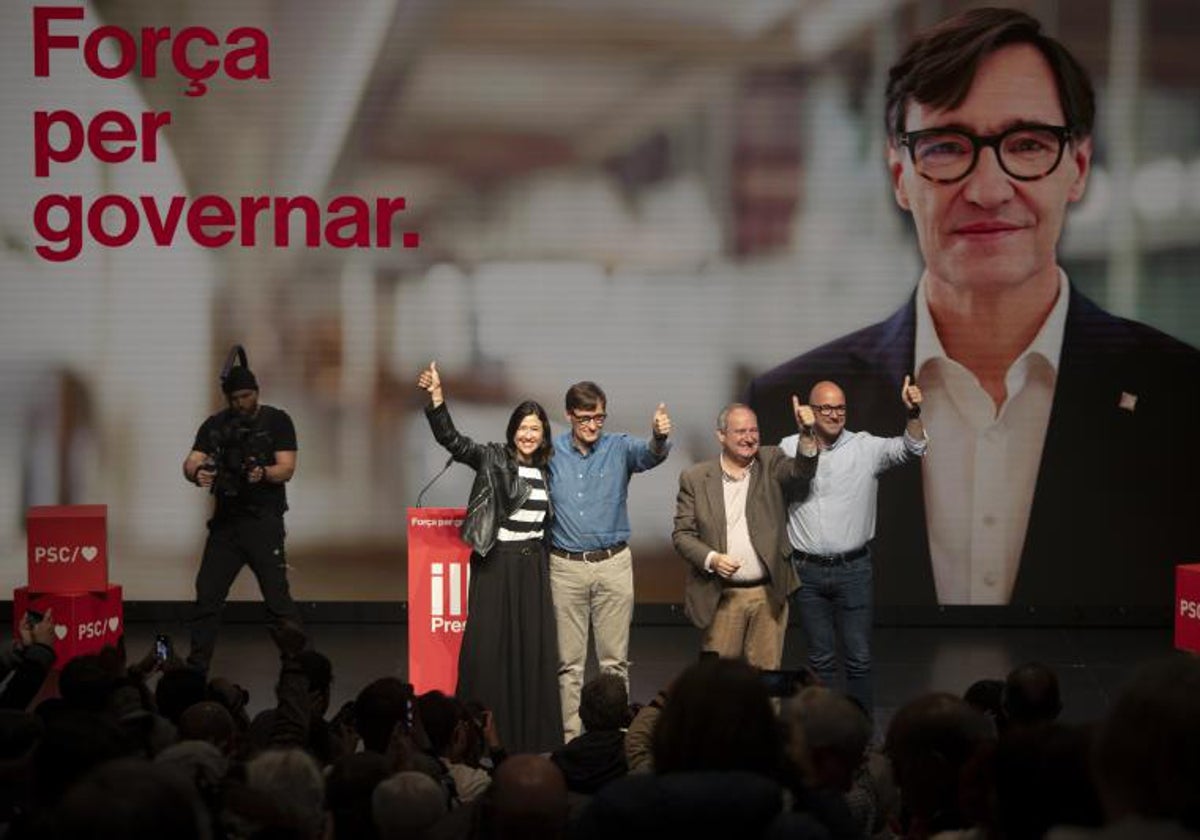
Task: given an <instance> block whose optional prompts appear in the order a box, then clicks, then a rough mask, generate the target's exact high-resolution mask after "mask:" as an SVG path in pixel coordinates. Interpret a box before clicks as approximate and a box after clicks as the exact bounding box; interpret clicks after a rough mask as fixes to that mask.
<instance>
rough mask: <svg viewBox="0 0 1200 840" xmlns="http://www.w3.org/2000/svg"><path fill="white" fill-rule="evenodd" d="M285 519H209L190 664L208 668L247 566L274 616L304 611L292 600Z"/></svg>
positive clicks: (198, 581)
mask: <svg viewBox="0 0 1200 840" xmlns="http://www.w3.org/2000/svg"><path fill="white" fill-rule="evenodd" d="M285 533H286V532H285V530H284V527H283V517H282V516H278V515H274V514H265V515H263V516H252V515H249V514H247V515H238V516H227V517H222V518H219V519H218V518H214V519H213V520H212V521H210V522H209V523H208V541H207V542H205V544H204V558H203V559H202V560H201V561H200V571H199V572H198V573H197V575H196V606H195V610H194V612H193V614H192V621H191V634H192V647H191V652H190V653H189V654H188V664H189V665H191V666H192V667H193V668H196V669H197V670H200V671H204V672H207V671H208V665H209V662H210V661H211V660H212V655H213V650H214V649H215V648H216V646H217V630H218V628H219V627H220V625H221V608H222V607H224V606H225V598H226V597H227V596H228V595H229V587H231V586H232V585H233V580H234V578H236V577H237V575H238V572H240V571H241V570H242V566H245V565H248V566H249V567H250V571H252V572H253V573H254V577H255V578H257V579H258V588H259V589H260V590H262V594H263V600H264V601H266V604H267V615H268V616H269V617H270V620H271V621H272V622H273V623H274V622H278V621H279V620H280V619H281V618H291V619H294V620H296V621H297V622H299V620H300V614H299V611H298V610H297V609H296V604H295V602H293V601H292V595H291V592H290V591H289V590H288V581H287V553H286V552H285V550H284V547H283V541H284V536H285Z"/></svg>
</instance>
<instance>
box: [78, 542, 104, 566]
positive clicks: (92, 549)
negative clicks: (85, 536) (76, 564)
mask: <svg viewBox="0 0 1200 840" xmlns="http://www.w3.org/2000/svg"><path fill="white" fill-rule="evenodd" d="M99 553H100V552H99V551H97V550H96V546H94V545H85V546H84V547H83V552H82V554H83V559H84V560H87V561H88V562H89V563H90V562H92V561H93V560H95V559H96V555H97V554H99Z"/></svg>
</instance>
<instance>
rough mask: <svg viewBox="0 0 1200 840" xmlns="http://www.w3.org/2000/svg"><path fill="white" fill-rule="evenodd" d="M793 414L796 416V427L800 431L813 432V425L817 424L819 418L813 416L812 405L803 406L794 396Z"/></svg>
mask: <svg viewBox="0 0 1200 840" xmlns="http://www.w3.org/2000/svg"><path fill="white" fill-rule="evenodd" d="M792 414H794V415H795V416H796V426H797V427H799V429H800V431H802V432H805V433H806V434H807V433H808V432H811V431H812V427H813V424H814V423H816V422H817V416H816V415H815V414H813V410H812V406H811V405H801V404H800V398H799V397H797V396H796V395H795V394H792Z"/></svg>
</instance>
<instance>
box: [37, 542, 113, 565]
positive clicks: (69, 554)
mask: <svg viewBox="0 0 1200 840" xmlns="http://www.w3.org/2000/svg"><path fill="white" fill-rule="evenodd" d="M99 555H100V550H99V549H98V548H96V546H94V545H77V546H69V545H39V546H35V547H34V549H33V562H34V563H60V564H66V563H75V562H77V561H79V560H81V559H82V560H83V561H84V562H87V563H90V562H92V561H93V560H95V559H96V558H97V557H98V556H99Z"/></svg>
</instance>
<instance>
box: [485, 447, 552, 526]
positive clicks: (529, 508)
mask: <svg viewBox="0 0 1200 840" xmlns="http://www.w3.org/2000/svg"><path fill="white" fill-rule="evenodd" d="M517 473H518V474H519V475H520V476H521V478H523V479H524V480H525V483H526V484H528V485H529V486H530V488H531V490H532V492H530V494H529V498H528V499H526V500H525V504H523V505H521V506H520V507H519V508H517V509H516V510H515V511H513V514H512V516H510V517H508V519H505V520H504V521H503V522H502V523H500V531H499V533H497V534H496V539H497V540H499V541H500V542H520V541H521V540H540V539H541V538H542V534H543V529H542V523H543V522H544V521H545V519H546V512H547V511H548V510H550V499H549V497H548V496H547V495H546V477H545V475H543V473H542V471H541V470H539V469H538V468H537V467H526V466H524V465H519V466H518V467H517Z"/></svg>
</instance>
